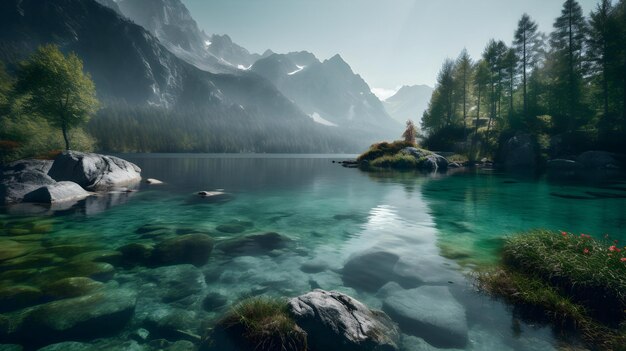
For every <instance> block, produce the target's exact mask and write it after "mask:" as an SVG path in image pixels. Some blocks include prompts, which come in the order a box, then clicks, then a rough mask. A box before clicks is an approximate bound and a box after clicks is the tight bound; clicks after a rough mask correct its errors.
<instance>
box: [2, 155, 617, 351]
mask: <svg viewBox="0 0 626 351" xmlns="http://www.w3.org/2000/svg"><path fill="white" fill-rule="evenodd" d="M349 156H350V155H343V156H336V155H333V156H325V155H313V156H306V157H303V156H289V155H274V156H247V155H236V156H233V155H123V157H124V158H125V159H128V160H129V161H132V162H135V163H136V164H137V165H139V166H140V167H141V168H142V170H143V172H142V176H143V177H144V178H156V179H159V180H161V181H163V182H164V183H165V184H162V185H147V184H142V185H141V187H140V189H139V191H137V192H132V193H116V194H111V195H109V196H101V197H96V198H90V199H87V200H86V201H85V202H83V203H80V204H79V205H77V206H76V207H74V208H70V209H56V210H48V209H45V208H35V209H33V208H31V207H28V208H25V207H20V206H18V207H13V208H9V209H5V210H4V212H3V214H2V215H0V221H2V223H3V226H4V229H3V236H4V238H2V239H0V240H3V242H4V243H5V247H6V243H8V241H7V240H9V239H10V241H11V245H13V244H14V243H15V242H17V243H18V244H19V245H22V246H23V247H22V248H23V249H24V253H23V255H22V256H20V257H21V258H24V255H25V256H28V255H40V254H41V253H42V252H45V251H46V249H45V248H50V247H58V246H59V245H65V246H73V248H72V250H73V251H72V252H71V253H70V254H67V253H66V251H67V250H65V251H63V253H62V254H61V253H59V254H58V255H57V256H55V257H48V258H47V259H45V260H44V259H41V260H39V259H38V260H36V261H34V262H36V263H35V264H26V265H21V266H19V267H16V266H15V265H14V264H13V265H12V264H10V263H11V262H14V261H11V260H5V261H3V262H0V284H1V285H2V287H6V286H16V285H20V286H31V287H35V288H39V289H45V287H46V284H48V283H49V282H47V281H46V279H48V278H49V277H48V274H47V273H46V272H49V270H50V269H51V267H66V266H65V265H67V264H68V262H70V263H71V262H73V261H72V260H75V257H76V255H78V254H81V253H84V252H90V251H96V250H98V251H102V250H115V249H116V248H119V247H121V246H123V245H126V244H128V243H133V242H142V243H150V240H153V239H150V238H146V237H145V236H142V234H140V233H137V232H136V231H137V229H138V228H139V227H141V226H144V225H146V224H152V225H160V226H163V227H165V228H170V229H172V228H173V229H172V230H175V229H176V228H178V229H181V228H185V230H188V228H193V231H198V232H204V233H209V234H210V235H211V236H212V237H213V238H214V239H215V241H216V244H217V249H215V250H214V251H213V253H212V255H211V257H210V259H209V261H208V263H207V264H205V265H203V266H201V267H199V268H198V271H199V272H201V273H202V275H203V276H204V282H203V283H202V284H201V287H200V288H199V289H200V290H201V291H200V292H199V293H198V296H200V295H203V296H204V295H206V294H207V293H210V294H213V295H214V296H219V297H220V299H221V300H223V301H222V302H223V303H221V304H219V306H214V307H210V308H207V307H206V306H205V307H202V306H201V304H198V303H196V302H190V303H188V304H186V305H184V304H183V305H181V304H178V305H175V304H173V303H169V302H163V301H164V300H160V301H158V302H155V301H156V300H154V299H152V298H148V297H146V298H145V299H142V297H141V296H143V295H142V294H146V296H148V295H149V294H148V293H146V292H145V291H148V290H145V289H147V288H146V286H149V287H150V289H155V290H158V289H166V288H167V289H170V288H171V286H168V287H165V286H162V285H160V284H161V281H160V280H152V281H150V283H149V284H148V283H146V282H147V278H145V277H146V276H148V275H150V274H152V273H151V270H154V269H153V268H142V267H135V268H132V269H130V268H126V267H121V266H115V267H114V275H113V276H112V277H107V278H106V279H105V283H106V285H107V286H108V287H110V288H115V289H122V288H123V289H128V290H132V291H135V292H138V293H139V294H140V297H139V299H138V305H137V307H136V308H135V315H134V316H133V317H132V320H131V322H130V323H129V324H128V325H127V326H126V327H125V328H124V329H123V330H121V331H119V333H117V334H115V335H111V336H107V337H106V338H104V339H100V340H98V341H90V340H86V342H90V343H92V344H93V345H109V346H108V347H104V346H98V347H102V348H103V349H111V346H110V345H118V346H119V345H122V344H123V343H125V342H129V341H128V340H130V339H129V336H128V332H129V331H131V330H133V329H136V328H138V327H144V324H143V323H144V321H145V320H147V319H150V318H152V319H154V318H157V317H150V316H152V314H154V313H153V312H154V311H156V310H158V311H171V310H173V309H175V310H176V311H179V310H185V313H191V314H192V316H191V315H190V316H188V318H187V320H188V322H189V321H193V323H187V324H185V325H184V326H181V325H177V326H176V329H181V328H183V327H184V329H185V331H187V332H189V333H192V334H197V335H201V334H202V333H203V328H205V327H206V326H207V325H211V324H212V323H214V321H215V320H216V319H218V318H219V317H220V316H222V315H223V314H224V312H225V311H226V310H227V306H228V305H230V304H232V303H235V302H237V301H239V300H240V299H242V298H245V297H248V296H254V295H261V294H262V295H272V296H280V297H294V296H297V295H299V294H302V293H305V292H308V291H310V290H311V289H314V288H322V289H326V290H338V291H342V292H345V293H348V294H349V295H351V296H353V297H355V298H357V299H358V300H360V301H362V302H364V303H366V304H368V305H369V306H370V307H372V308H383V307H384V306H383V303H384V301H385V295H384V294H383V293H381V291H378V289H375V288H378V287H379V286H378V285H380V284H378V285H377V280H380V276H381V275H383V276H384V274H385V272H380V273H381V274H378V273H379V271H380V270H382V269H383V268H382V267H381V266H380V265H377V264H375V263H372V262H369V264H370V265H371V266H366V267H362V268H363V269H364V271H365V272H366V273H365V274H364V275H362V276H360V277H361V278H360V279H362V280H363V281H362V282H357V283H354V282H352V283H349V282H348V281H347V280H345V279H344V278H345V276H344V274H345V273H342V268H343V266H344V264H345V263H346V262H347V261H349V260H350V259H351V258H353V257H355V256H358V255H360V254H362V253H364V252H372V251H376V252H385V253H389V254H393V255H395V256H397V257H399V259H398V261H397V263H395V267H394V268H393V270H394V271H393V275H394V277H395V278H394V277H387V278H388V279H389V280H394V279H395V281H396V282H398V283H399V284H400V285H401V286H402V288H403V289H413V288H415V287H418V286H422V285H438V286H439V285H441V286H446V287H448V289H449V290H450V292H451V293H452V295H453V296H454V299H455V300H456V301H458V302H459V303H460V304H461V305H462V307H463V309H464V310H465V313H466V318H467V328H468V340H469V341H468V343H467V346H466V347H465V349H467V350H552V349H556V348H557V347H558V346H559V345H562V344H563V343H567V342H575V341H573V340H571V339H570V338H566V337H565V336H563V335H558V334H556V333H555V332H553V330H552V329H551V328H550V327H549V326H547V325H544V324H542V323H538V322H536V321H525V320H524V319H523V318H521V317H520V315H519V313H518V312H519V311H514V310H513V309H511V308H510V307H508V306H506V305H505V304H503V303H501V302H499V301H495V300H493V299H491V298H489V297H487V296H484V295H482V294H480V293H478V292H476V291H475V289H474V287H473V285H472V281H471V278H468V274H469V275H471V272H472V270H473V269H474V268H475V267H476V266H478V265H481V264H485V263H490V262H493V261H494V260H495V251H496V250H497V248H498V245H499V244H500V243H501V242H502V238H504V237H506V236H507V235H512V234H513V233H516V232H519V231H523V230H528V229H532V228H550V229H560V230H567V231H571V232H576V233H578V232H581V233H588V234H591V235H595V236H601V235H605V234H609V235H610V236H611V237H612V238H615V239H626V231H625V229H626V211H624V209H625V208H626V183H623V182H612V183H602V182H601V183H592V184H587V185H585V184H581V183H576V182H568V183H566V182H563V181H559V180H547V179H545V178H514V177H511V176H507V175H502V174H495V173H493V172H488V171H482V172H456V173H454V174H448V175H431V176H428V175H421V174H413V173H393V172H382V173H367V172H362V171H359V170H356V169H347V168H343V167H340V166H339V165H338V164H335V163H331V160H342V159H345V158H347V157H349ZM216 189H223V191H225V192H226V193H228V196H227V197H224V198H221V199H219V201H212V200H210V199H202V198H200V197H198V196H197V195H195V193H196V192H198V191H201V190H216ZM233 221H237V222H235V223H236V224H244V225H243V226H240V228H239V229H240V230H243V231H242V232H240V233H228V232H224V231H220V230H218V227H219V226H220V225H223V224H232V223H233ZM24 223H30V224H24ZM33 223H34V224H33ZM16 228H18V229H20V228H26V229H25V231H21V232H20V231H19V230H18V231H16V230H15V229H16ZM265 232H276V233H279V234H281V235H282V236H283V237H285V238H288V239H291V240H290V241H289V244H288V246H287V247H286V248H279V249H276V250H271V251H268V252H253V253H246V254H232V253H227V252H222V251H220V250H219V243H220V242H225V241H228V240H230V239H232V238H236V237H242V236H246V235H250V234H254V233H265ZM57 251H58V252H61V251H60V250H57ZM57 251H54V252H57ZM20 257H18V258H20ZM1 258H2V250H1V249H0V259H1ZM13 260H15V259H13ZM366 265H367V263H366ZM311 267H313V268H311ZM64 269H65V268H64ZM194 269H195V268H194ZM18 270H21V271H19V272H17V273H15V271H18ZM370 273H371V277H370V275H368V274H370ZM68 274H72V273H68ZM155 274H156V273H155ZM73 275H80V273H78V272H77V273H76V274H73ZM49 279H52V278H49ZM49 279H48V280H49ZM369 279H371V280H372V281H371V282H369V281H368V280H369ZM370 283H371V284H370ZM383 283H386V281H383ZM163 284H164V283H163ZM372 286H375V288H374V289H373V288H372ZM2 287H0V291H1V289H2ZM177 289H183V290H184V289H185V286H184V285H182V286H178V288H177ZM194 289H195V287H194ZM0 295H1V294H0ZM150 296H151V295H150ZM2 301H6V300H1V296H0V307H2V310H7V309H9V310H10V308H9V307H7V306H1V305H2ZM224 302H225V303H224ZM441 303H442V304H446V303H448V301H442V302H441ZM179 312H180V311H179ZM151 313H152V314H151ZM163 313H165V312H163ZM168 313H169V312H168ZM181 313H182V312H181ZM147 316H148V317H147ZM152 322H154V321H152ZM157 322H158V321H157ZM155 323H156V322H155ZM146 328H148V327H146ZM148 329H150V328H148ZM151 332H152V334H154V335H156V334H158V331H152V330H151ZM405 334H406V335H405V337H404V341H405V342H404V346H403V348H404V349H405V350H434V349H435V348H433V347H431V346H428V345H427V344H424V343H423V341H422V340H421V339H417V336H415V335H413V336H410V335H409V334H410V333H409V332H406V333H405ZM168 338H169V339H170V341H175V340H171V339H172V338H174V339H175V337H168ZM565 339H568V340H565ZM57 341H58V340H57ZM7 342H8V341H7ZM0 343H2V340H0ZM44 344H45V342H44ZM147 345H148V344H141V345H139V346H138V347H144V349H146V350H148V349H150V347H151V346H147ZM38 346H42V345H38ZM120 347H121V346H120ZM122 349H123V347H122Z"/></svg>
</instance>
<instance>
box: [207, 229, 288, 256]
mask: <svg viewBox="0 0 626 351" xmlns="http://www.w3.org/2000/svg"><path fill="white" fill-rule="evenodd" d="M290 242H291V239H289V238H287V237H285V236H283V235H280V234H278V233H275V232H269V233H262V234H251V235H246V236H243V237H240V238H234V239H230V240H226V241H223V242H221V243H219V244H218V245H217V248H219V249H220V250H222V252H224V253H226V254H227V255H260V254H267V253H269V252H270V251H272V250H279V249H284V248H286V247H287V246H288V245H289V243H290Z"/></svg>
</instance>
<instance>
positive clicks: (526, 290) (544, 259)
mask: <svg viewBox="0 0 626 351" xmlns="http://www.w3.org/2000/svg"><path fill="white" fill-rule="evenodd" d="M625 250H626V249H625V248H620V247H618V245H617V242H609V241H608V239H604V238H603V239H600V240H596V239H594V238H592V237H591V236H589V235H586V234H579V235H574V234H572V233H566V232H554V231H545V230H537V231H533V232H530V233H526V234H523V235H518V236H515V237H512V238H509V239H508V240H507V241H506V242H505V244H504V247H503V249H502V261H501V264H500V265H499V266H498V267H497V268H494V269H491V270H488V271H485V272H481V273H479V274H478V277H477V285H478V287H479V288H480V289H481V290H483V291H485V292H487V293H489V294H491V295H494V296H499V297H503V298H505V299H506V300H507V301H509V302H511V303H513V304H516V305H520V306H522V307H524V308H525V309H526V310H529V309H530V310H535V311H540V312H542V313H543V314H544V316H545V317H548V318H549V319H550V320H552V321H553V322H554V323H555V324H556V325H557V326H559V327H573V328H575V329H576V330H578V331H579V332H580V333H581V335H582V336H583V338H584V339H585V340H586V341H587V342H589V343H590V345H592V346H595V347H600V349H602V350H626V323H625V314H626V255H625V253H626V251H625Z"/></svg>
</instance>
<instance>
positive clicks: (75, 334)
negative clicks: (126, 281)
mask: <svg viewBox="0 0 626 351" xmlns="http://www.w3.org/2000/svg"><path fill="white" fill-rule="evenodd" d="M136 300H137V294H136V293H135V292H134V291H131V290H127V289H115V290H107V291H98V292H96V293H93V294H90V295H86V296H81V297H75V298H70V299H64V300H59V301H54V302H49V303H46V304H43V305H38V306H35V307H29V308H26V309H24V310H21V311H16V312H13V313H11V314H9V315H5V316H8V317H9V318H10V320H11V322H10V326H9V328H8V334H9V338H10V339H12V340H20V341H23V342H27V343H28V344H31V345H46V344H50V343H53V342H59V341H62V340H68V339H69V340H72V339H73V340H77V339H78V340H89V339H92V338H97V337H105V336H110V335H113V334H115V333H116V332H118V331H119V330H121V329H122V328H123V327H124V326H125V324H126V323H127V322H128V321H129V319H130V317H131V316H132V314H133V310H134V308H135V303H136Z"/></svg>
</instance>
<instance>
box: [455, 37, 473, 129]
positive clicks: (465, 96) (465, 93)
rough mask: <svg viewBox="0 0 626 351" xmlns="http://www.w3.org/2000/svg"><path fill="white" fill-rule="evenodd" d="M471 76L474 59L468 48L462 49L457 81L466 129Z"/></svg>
mask: <svg viewBox="0 0 626 351" xmlns="http://www.w3.org/2000/svg"><path fill="white" fill-rule="evenodd" d="M471 77H472V59H471V57H470V55H469V54H468V53H467V50H466V49H463V51H461V54H460V55H459V57H458V58H457V60H456V74H455V81H456V82H457V86H458V90H459V99H460V100H461V106H462V111H463V127H464V128H465V129H467V113H468V105H469V94H470V82H471Z"/></svg>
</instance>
